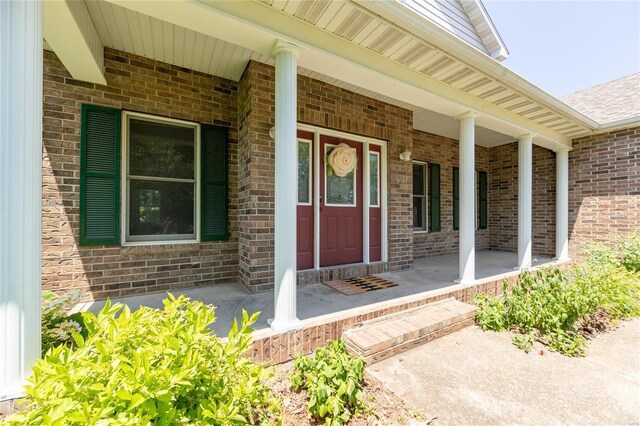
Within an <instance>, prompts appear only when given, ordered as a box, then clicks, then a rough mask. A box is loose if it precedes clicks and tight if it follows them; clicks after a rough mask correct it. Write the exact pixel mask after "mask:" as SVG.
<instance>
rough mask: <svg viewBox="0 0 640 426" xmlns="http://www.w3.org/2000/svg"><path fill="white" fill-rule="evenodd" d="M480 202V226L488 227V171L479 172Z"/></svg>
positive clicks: (482, 227)
mask: <svg viewBox="0 0 640 426" xmlns="http://www.w3.org/2000/svg"><path fill="white" fill-rule="evenodd" d="M478 203H479V204H480V206H479V209H480V212H479V216H480V217H479V219H478V227H479V228H480V229H487V216H488V215H487V214H488V209H487V172H478Z"/></svg>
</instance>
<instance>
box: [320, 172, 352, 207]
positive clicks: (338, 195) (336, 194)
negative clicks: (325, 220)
mask: <svg viewBox="0 0 640 426" xmlns="http://www.w3.org/2000/svg"><path fill="white" fill-rule="evenodd" d="M354 172H355V170H354V171H352V172H351V173H349V174H348V175H346V176H344V177H338V176H336V175H334V174H333V172H331V167H329V166H327V171H326V173H327V188H326V192H327V201H326V203H327V204H347V205H354V204H355V185H354V183H355V179H354Z"/></svg>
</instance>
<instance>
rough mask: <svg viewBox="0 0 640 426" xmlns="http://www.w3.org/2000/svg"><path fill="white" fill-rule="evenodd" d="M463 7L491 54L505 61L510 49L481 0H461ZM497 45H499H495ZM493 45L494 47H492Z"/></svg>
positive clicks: (497, 59)
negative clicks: (484, 28) (483, 28)
mask: <svg viewBox="0 0 640 426" xmlns="http://www.w3.org/2000/svg"><path fill="white" fill-rule="evenodd" d="M460 4H461V5H462V8H463V9H464V10H465V12H467V15H468V16H469V19H470V20H471V23H472V24H473V25H474V27H476V31H477V32H478V35H480V38H481V39H482V42H483V43H484V45H485V46H487V49H488V50H489V55H490V56H491V57H492V58H493V59H495V60H496V61H504V60H505V59H507V58H508V57H509V50H508V49H507V46H505V44H504V42H503V41H502V37H500V34H499V33H498V29H497V28H496V26H495V25H493V21H492V20H491V17H490V16H489V14H488V13H487V10H486V9H485V8H484V5H483V4H482V1H481V0H460ZM483 26H485V27H486V29H487V30H486V31H482V29H481V28H482V27H483ZM495 46H497V47H495ZM492 47H493V49H492Z"/></svg>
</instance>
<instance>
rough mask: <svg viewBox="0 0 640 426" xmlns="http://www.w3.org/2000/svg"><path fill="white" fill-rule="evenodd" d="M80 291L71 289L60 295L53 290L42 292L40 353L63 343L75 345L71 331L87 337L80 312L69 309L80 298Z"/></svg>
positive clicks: (81, 294)
mask: <svg viewBox="0 0 640 426" xmlns="http://www.w3.org/2000/svg"><path fill="white" fill-rule="evenodd" d="M82 296H83V293H82V292H81V291H77V290H73V291H69V292H67V293H64V294H62V295H60V296H58V295H56V294H55V293H53V292H50V291H45V292H43V293H42V354H43V355H44V354H45V353H46V352H47V351H48V350H49V349H51V348H53V347H56V346H60V345H65V346H75V341H74V340H73V333H80V334H81V335H82V337H84V338H86V337H87V329H86V327H85V325H84V320H83V319H82V314H81V313H80V312H76V313H73V314H70V313H69V311H70V310H71V309H72V308H73V307H74V306H75V305H76V304H77V303H78V302H79V301H80V299H82Z"/></svg>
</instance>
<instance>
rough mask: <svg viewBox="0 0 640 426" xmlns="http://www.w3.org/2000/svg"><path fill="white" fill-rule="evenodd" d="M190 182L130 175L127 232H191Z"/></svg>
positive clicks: (148, 233) (131, 233)
mask: <svg viewBox="0 0 640 426" xmlns="http://www.w3.org/2000/svg"><path fill="white" fill-rule="evenodd" d="M193 188H194V184H192V183H178V182H152V181H145V180H137V179H132V180H131V181H130V191H131V192H130V197H129V235H132V236H136V235H137V236H141V235H146V236H149V235H171V234H187V235H192V234H194V230H193V229H194V228H193V223H194V220H193V218H194V214H193V213H194V211H193V204H194V203H193Z"/></svg>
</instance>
